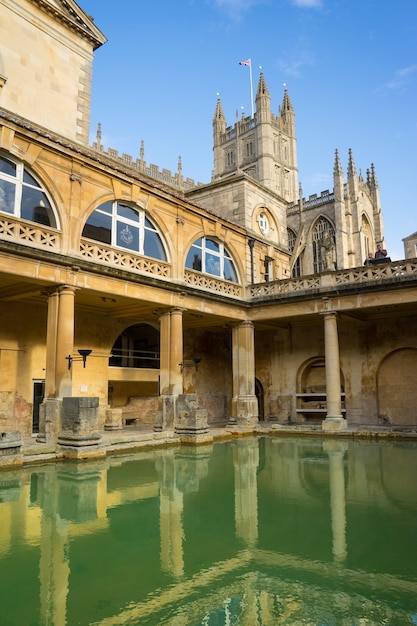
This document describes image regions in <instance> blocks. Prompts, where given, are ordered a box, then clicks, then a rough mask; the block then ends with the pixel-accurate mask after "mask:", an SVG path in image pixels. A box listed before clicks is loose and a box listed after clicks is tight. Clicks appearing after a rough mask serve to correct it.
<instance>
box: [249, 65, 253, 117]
mask: <svg viewBox="0 0 417 626" xmlns="http://www.w3.org/2000/svg"><path fill="white" fill-rule="evenodd" d="M249 80H250V103H251V108H252V119H253V87H252V59H249Z"/></svg>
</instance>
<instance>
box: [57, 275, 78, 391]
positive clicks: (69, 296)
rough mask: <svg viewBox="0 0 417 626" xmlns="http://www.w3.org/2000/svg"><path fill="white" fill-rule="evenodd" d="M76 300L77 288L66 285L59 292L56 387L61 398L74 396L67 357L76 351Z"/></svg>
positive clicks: (70, 369)
mask: <svg viewBox="0 0 417 626" xmlns="http://www.w3.org/2000/svg"><path fill="white" fill-rule="evenodd" d="M74 299H75V287H70V286H69V285H64V286H63V287H62V288H61V289H60V291H59V311H58V326H57V342H56V366H55V372H56V376H55V381H56V382H55V385H56V395H57V396H58V397H59V398H64V397H67V396H71V395H72V368H69V367H68V359H67V357H68V356H71V357H72V354H73V351H74Z"/></svg>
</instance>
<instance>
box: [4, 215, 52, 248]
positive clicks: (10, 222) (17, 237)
mask: <svg viewBox="0 0 417 626" xmlns="http://www.w3.org/2000/svg"><path fill="white" fill-rule="evenodd" d="M0 238H1V239H9V240H13V241H15V242H18V243H24V244H29V245H35V246H41V247H43V248H45V247H46V248H54V249H58V250H59V248H60V247H61V233H60V232H59V231H58V230H56V229H55V228H50V227H49V226H42V225H41V224H36V223H34V222H26V221H25V220H21V219H17V218H15V217H13V216H11V215H0Z"/></svg>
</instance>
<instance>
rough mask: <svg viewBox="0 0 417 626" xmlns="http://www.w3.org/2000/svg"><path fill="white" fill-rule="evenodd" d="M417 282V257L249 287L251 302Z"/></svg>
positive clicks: (248, 293) (248, 296) (248, 294)
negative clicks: (361, 287)
mask: <svg viewBox="0 0 417 626" xmlns="http://www.w3.org/2000/svg"><path fill="white" fill-rule="evenodd" d="M415 280H417V258H414V259H405V260H403V261H394V262H392V263H380V264H375V265H370V266H363V267H362V266H361V267H354V268H352V269H345V270H338V271H327V272H323V273H321V274H314V275H309V276H301V277H299V278H288V279H285V280H276V281H272V282H266V283H257V284H255V285H249V286H248V288H247V298H248V299H249V300H252V301H253V300H256V301H257V300H271V299H276V298H278V299H286V298H290V297H293V296H294V295H305V294H307V293H310V294H312V293H320V292H321V291H323V292H327V291H332V290H335V291H338V292H340V290H341V289H343V288H345V287H346V288H348V287H349V286H350V287H354V286H363V287H365V286H367V287H371V286H372V285H375V286H376V285H381V284H382V285H386V286H389V285H395V284H399V283H401V284H404V283H406V282H408V281H415Z"/></svg>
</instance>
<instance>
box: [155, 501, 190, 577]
mask: <svg viewBox="0 0 417 626" xmlns="http://www.w3.org/2000/svg"><path fill="white" fill-rule="evenodd" d="M183 508H184V498H183V494H182V493H181V492H180V491H178V490H177V489H174V490H173V491H171V492H169V493H167V492H164V491H162V490H161V493H160V498H159V516H160V529H161V567H162V569H163V570H164V571H166V572H168V573H169V574H171V575H172V576H175V577H177V578H179V577H180V576H182V575H183V573H184V554H183V539H184V529H183V525H182V514H183Z"/></svg>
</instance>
